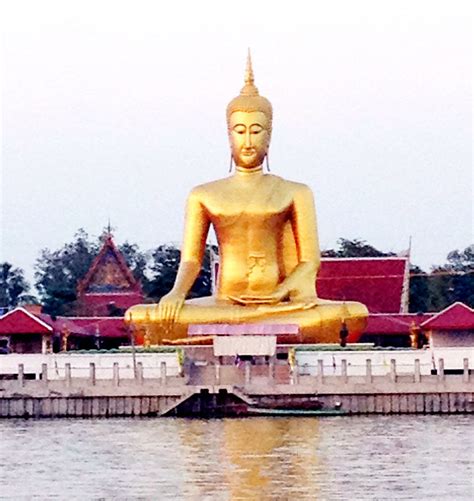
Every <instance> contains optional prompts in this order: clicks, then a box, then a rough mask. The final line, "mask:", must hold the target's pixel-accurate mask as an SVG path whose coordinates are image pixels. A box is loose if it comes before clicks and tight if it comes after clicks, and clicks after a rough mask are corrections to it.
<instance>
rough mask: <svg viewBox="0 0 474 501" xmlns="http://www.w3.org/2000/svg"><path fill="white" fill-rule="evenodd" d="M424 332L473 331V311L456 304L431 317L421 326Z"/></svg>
mask: <svg viewBox="0 0 474 501" xmlns="http://www.w3.org/2000/svg"><path fill="white" fill-rule="evenodd" d="M422 327H423V329H425V330H439V331H450V330H470V329H474V310H473V309H472V308H469V306H467V305H465V304H464V303H461V302H457V303H453V304H452V305H451V306H448V307H447V308H445V309H444V310H443V311H440V312H439V313H438V314H436V315H434V316H433V317H431V318H430V319H429V320H427V321H426V322H423V324H422Z"/></svg>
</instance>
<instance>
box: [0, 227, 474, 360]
mask: <svg viewBox="0 0 474 501" xmlns="http://www.w3.org/2000/svg"><path fill="white" fill-rule="evenodd" d="M213 266H215V268H214V270H215V273H217V272H218V263H217V262H215V263H214V264H213ZM409 268H410V266H409V258H408V257H376V258H323V259H322V260H321V268H320V271H319V275H318V280H317V290H318V295H319V296H320V297H322V298H329V299H334V300H340V301H345V300H348V301H360V302H361V303H364V304H365V305H367V307H368V309H369V318H368V323H367V327H366V329H365V331H364V333H363V334H362V335H361V336H358V337H357V338H354V337H352V338H351V337H349V339H348V342H364V343H373V344H374V345H376V346H397V347H420V346H422V345H423V344H426V343H428V342H430V343H431V344H432V345H433V346H473V345H474V310H472V309H471V308H469V307H468V306H466V305H464V304H462V303H455V304H453V305H451V306H450V307H448V308H446V309H445V310H443V311H442V312H440V313H409V310H408V307H409V303H408V300H409V286H410V273H409ZM215 278H216V277H215V276H214V279H215ZM143 301H144V295H143V291H142V287H141V284H140V282H139V281H137V280H136V279H135V277H134V276H133V274H132V272H131V270H130V269H129V267H128V266H127V264H126V262H125V259H124V257H123V255H122V254H121V252H120V251H119V250H118V248H117V247H116V245H115V243H114V241H113V237H112V235H108V236H107V237H106V239H105V240H104V243H103V246H102V248H101V250H100V251H99V253H98V255H97V256H96V258H95V259H94V261H93V262H92V265H91V267H90V269H89V270H88V272H87V273H86V275H85V276H84V278H83V279H82V280H81V281H80V282H79V283H78V286H77V306H76V311H75V315H74V316H68V317H53V316H50V315H46V314H44V313H42V312H41V307H38V306H32V307H18V308H15V309H13V310H11V311H9V312H7V313H5V314H4V315H3V316H0V353H2V352H16V353H48V352H51V351H55V352H58V351H69V350H76V349H110V348H118V347H119V346H122V345H130V343H131V333H130V331H129V330H128V328H127V327H126V325H125V323H124V319H123V314H124V311H125V310H126V309H127V308H129V307H130V306H133V305H135V304H140V303H143ZM135 341H136V343H137V344H142V343H143V338H142V337H140V336H138V335H137V338H136V339H135Z"/></svg>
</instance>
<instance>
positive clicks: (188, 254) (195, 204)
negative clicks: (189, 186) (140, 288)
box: [159, 189, 210, 322]
mask: <svg viewBox="0 0 474 501" xmlns="http://www.w3.org/2000/svg"><path fill="white" fill-rule="evenodd" d="M209 225H210V221H209V218H208V216H207V214H206V211H205V209H204V207H203V205H202V201H201V196H200V194H199V192H198V190H196V189H194V190H193V191H192V192H191V194H190V195H189V198H188V202H187V206H186V213H185V230H184V238H183V245H182V249H181V261H180V264H179V268H178V274H177V276H176V280H175V283H174V286H173V288H172V289H171V291H170V292H169V293H168V294H166V296H163V297H162V298H161V301H160V304H159V315H160V318H161V319H162V320H163V321H164V322H173V321H174V320H176V318H177V316H178V314H179V311H180V309H181V307H182V305H183V303H184V300H185V299H186V296H187V295H188V293H189V291H190V290H191V287H192V286H193V284H194V282H195V280H196V278H197V277H198V275H199V272H200V270H201V263H202V259H203V255H204V251H205V247H206V239H207V234H208V231H209Z"/></svg>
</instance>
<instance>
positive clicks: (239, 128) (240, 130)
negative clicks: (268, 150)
mask: <svg viewBox="0 0 474 501" xmlns="http://www.w3.org/2000/svg"><path fill="white" fill-rule="evenodd" d="M234 132H237V134H245V125H241V124H239V125H236V126H235V127H234Z"/></svg>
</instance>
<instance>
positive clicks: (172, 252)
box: [146, 244, 217, 301]
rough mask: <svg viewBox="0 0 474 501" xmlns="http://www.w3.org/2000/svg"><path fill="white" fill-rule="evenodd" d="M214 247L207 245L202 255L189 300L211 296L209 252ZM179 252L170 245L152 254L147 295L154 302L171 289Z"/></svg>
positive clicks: (214, 248)
mask: <svg viewBox="0 0 474 501" xmlns="http://www.w3.org/2000/svg"><path fill="white" fill-rule="evenodd" d="M212 250H213V251H214V252H215V251H217V248H216V247H215V246H211V245H207V246H206V251H205V253H204V258H203V263H202V267H201V273H200V274H199V276H198V278H197V279H196V281H195V282H194V285H193V287H192V289H191V291H190V293H189V297H190V298H194V297H203V296H209V295H211V252H212ZM180 258H181V251H180V250H179V249H178V248H177V247H176V246H175V245H172V244H163V245H160V246H159V247H157V248H156V249H155V250H154V251H153V252H152V262H151V266H150V269H151V279H150V281H149V283H148V287H147V290H146V292H147V294H148V296H149V297H150V298H152V299H153V300H154V301H158V300H159V299H160V298H161V297H163V296H164V295H165V294H167V293H168V292H169V291H170V290H171V289H172V287H173V285H174V281H175V279H176V275H177V273H178V267H179V261H180Z"/></svg>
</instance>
